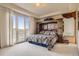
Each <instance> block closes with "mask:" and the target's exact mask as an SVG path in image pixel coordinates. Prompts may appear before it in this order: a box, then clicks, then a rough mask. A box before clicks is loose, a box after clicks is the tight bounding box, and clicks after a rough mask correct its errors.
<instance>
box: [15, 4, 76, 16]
mask: <svg viewBox="0 0 79 59" xmlns="http://www.w3.org/2000/svg"><path fill="white" fill-rule="evenodd" d="M15 5H17V6H19V7H21V8H23V9H26V10H28V11H30V12H32V13H34V14H36V15H37V16H39V17H43V16H46V15H50V14H57V13H65V12H69V11H74V10H75V9H76V8H75V7H76V4H72V3H42V4H41V5H40V6H39V7H37V6H36V5H35V3H15Z"/></svg>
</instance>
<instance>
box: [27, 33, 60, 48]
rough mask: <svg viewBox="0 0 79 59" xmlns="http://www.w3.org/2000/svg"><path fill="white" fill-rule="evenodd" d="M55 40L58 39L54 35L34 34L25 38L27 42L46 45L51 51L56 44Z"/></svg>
mask: <svg viewBox="0 0 79 59" xmlns="http://www.w3.org/2000/svg"><path fill="white" fill-rule="evenodd" d="M57 39H58V37H57V35H56V34H53V35H44V34H36V35H31V36H29V37H28V38H27V41H32V42H37V43H41V44H45V45H47V47H48V49H51V48H52V47H53V46H54V44H55V43H56V41H57Z"/></svg>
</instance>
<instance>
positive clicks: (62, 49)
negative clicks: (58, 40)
mask: <svg viewBox="0 0 79 59" xmlns="http://www.w3.org/2000/svg"><path fill="white" fill-rule="evenodd" d="M77 52H78V51H77V47H76V45H73V44H56V45H55V47H54V48H53V49H52V51H48V50H47V48H44V47H41V46H37V45H33V44H30V43H28V42H24V43H21V44H17V45H14V46H12V47H8V48H3V49H0V55H1V56H77V55H78V53H77Z"/></svg>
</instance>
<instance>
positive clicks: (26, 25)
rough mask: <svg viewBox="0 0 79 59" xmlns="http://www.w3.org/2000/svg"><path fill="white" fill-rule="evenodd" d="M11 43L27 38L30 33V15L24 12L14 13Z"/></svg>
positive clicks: (11, 21)
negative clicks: (23, 13)
mask: <svg viewBox="0 0 79 59" xmlns="http://www.w3.org/2000/svg"><path fill="white" fill-rule="evenodd" d="M10 25H11V27H10V32H11V33H12V34H11V35H10V38H12V39H11V40H10V43H12V44H13V43H14V44H15V43H20V42H24V41H25V40H26V37H27V36H28V35H29V29H30V21H29V17H28V16H25V15H22V14H13V15H12V16H11V19H10Z"/></svg>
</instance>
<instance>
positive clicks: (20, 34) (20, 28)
mask: <svg viewBox="0 0 79 59" xmlns="http://www.w3.org/2000/svg"><path fill="white" fill-rule="evenodd" d="M17 23H18V28H17V30H18V34H17V35H18V40H17V41H18V42H23V41H24V39H25V38H24V35H25V32H24V17H23V16H21V15H20V16H18V22H17Z"/></svg>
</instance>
